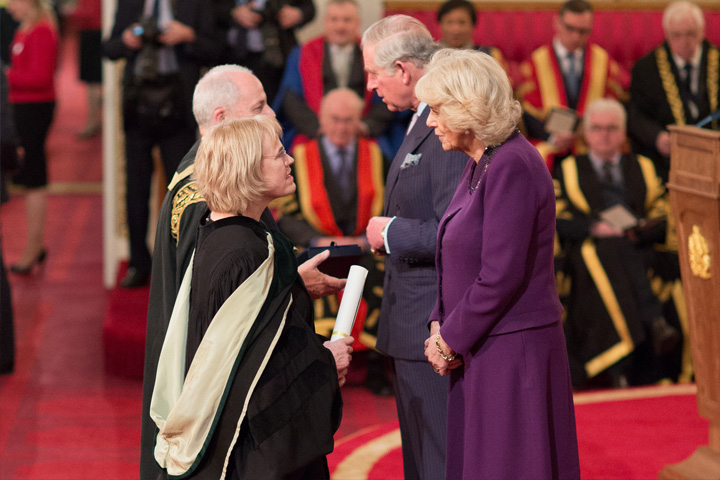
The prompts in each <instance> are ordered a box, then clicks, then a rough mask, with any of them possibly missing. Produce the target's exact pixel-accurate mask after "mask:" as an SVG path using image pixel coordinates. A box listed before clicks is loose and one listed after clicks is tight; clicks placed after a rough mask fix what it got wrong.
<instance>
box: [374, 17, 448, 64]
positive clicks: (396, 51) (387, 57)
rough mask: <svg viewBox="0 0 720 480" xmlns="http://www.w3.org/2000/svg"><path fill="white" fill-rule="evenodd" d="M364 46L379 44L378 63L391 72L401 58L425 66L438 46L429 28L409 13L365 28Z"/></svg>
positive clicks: (377, 48) (386, 18)
mask: <svg viewBox="0 0 720 480" xmlns="http://www.w3.org/2000/svg"><path fill="white" fill-rule="evenodd" d="M361 46H362V47H363V48H365V47H368V46H376V48H375V59H374V60H375V64H376V65H377V66H378V67H380V68H382V69H384V70H386V71H387V72H388V73H390V72H392V70H393V66H394V64H395V62H397V61H405V62H411V63H413V64H414V65H415V66H416V67H418V68H424V67H425V65H427V64H428V63H429V62H430V59H431V58H432V56H433V54H434V53H435V52H436V51H437V49H438V46H437V44H436V43H435V41H434V40H433V38H432V35H431V34H430V31H428V29H427V27H426V26H425V25H423V23H422V22H421V21H420V20H418V19H416V18H413V17H410V16H408V15H391V16H389V17H385V18H383V19H381V20H378V21H377V22H375V23H373V24H372V25H370V27H369V28H368V29H367V30H365V33H364V34H363V37H362V42H361Z"/></svg>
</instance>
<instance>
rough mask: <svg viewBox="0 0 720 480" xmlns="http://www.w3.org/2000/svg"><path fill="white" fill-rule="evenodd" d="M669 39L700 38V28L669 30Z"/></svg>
mask: <svg viewBox="0 0 720 480" xmlns="http://www.w3.org/2000/svg"><path fill="white" fill-rule="evenodd" d="M667 36H668V39H670V40H683V39H689V40H694V39H696V38H700V30H697V29H692V30H685V31H677V30H676V31H670V32H667Z"/></svg>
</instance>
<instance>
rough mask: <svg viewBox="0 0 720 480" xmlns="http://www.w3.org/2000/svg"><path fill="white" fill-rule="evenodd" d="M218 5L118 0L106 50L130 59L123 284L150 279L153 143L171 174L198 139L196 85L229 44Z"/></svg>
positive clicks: (126, 82)
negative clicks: (194, 111) (218, 20)
mask: <svg viewBox="0 0 720 480" xmlns="http://www.w3.org/2000/svg"><path fill="white" fill-rule="evenodd" d="M216 26H217V25H216V17H215V11H214V10H213V9H212V8H208V7H207V4H206V3H205V2H203V1H201V0H175V1H171V0H123V1H122V2H118V7H117V12H116V15H115V25H114V26H113V30H112V33H111V35H110V38H109V39H108V40H107V41H106V42H105V44H104V46H103V48H104V54H105V56H107V57H108V58H109V59H111V60H118V59H121V58H125V59H127V64H126V65H125V73H124V76H123V117H124V122H123V123H124V128H125V156H126V162H125V171H126V208H127V219H128V234H129V237H130V262H129V265H128V273H127V275H126V276H125V278H124V279H123V280H122V282H121V286H122V287H123V288H133V287H139V286H142V285H145V284H147V282H148V278H149V275H150V266H151V258H150V252H149V250H148V247H147V242H146V236H147V224H148V215H149V213H148V198H149V196H150V184H151V179H152V173H153V157H152V149H153V147H154V146H155V145H157V146H158V147H159V148H160V153H161V156H162V161H163V167H164V170H165V175H166V181H168V180H169V178H167V177H168V176H169V175H172V173H173V172H174V171H175V169H176V168H177V165H178V163H179V162H180V160H181V159H182V157H183V155H185V153H186V152H187V151H188V150H189V149H190V147H191V146H192V145H193V143H194V142H195V136H196V135H195V121H194V118H193V115H192V93H193V88H194V86H195V84H196V83H197V81H198V80H199V78H200V68H201V67H202V66H205V65H209V66H212V65H213V64H214V63H215V61H216V60H217V59H218V56H219V52H220V51H221V49H222V36H221V35H222V33H221V32H219V31H218V29H217V28H216Z"/></svg>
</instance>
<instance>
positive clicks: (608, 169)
mask: <svg viewBox="0 0 720 480" xmlns="http://www.w3.org/2000/svg"><path fill="white" fill-rule="evenodd" d="M602 170H603V183H604V184H605V185H612V184H613V183H615V177H614V176H613V165H612V163H610V162H604V163H603V166H602Z"/></svg>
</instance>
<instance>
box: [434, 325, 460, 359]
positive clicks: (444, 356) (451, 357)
mask: <svg viewBox="0 0 720 480" xmlns="http://www.w3.org/2000/svg"><path fill="white" fill-rule="evenodd" d="M435 347H436V348H437V351H438V353H439V354H440V356H441V357H442V358H443V360H445V361H446V362H452V361H453V360H455V358H456V357H457V353H453V354H452V355H445V352H443V351H442V348H440V332H438V333H437V335H435Z"/></svg>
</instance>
